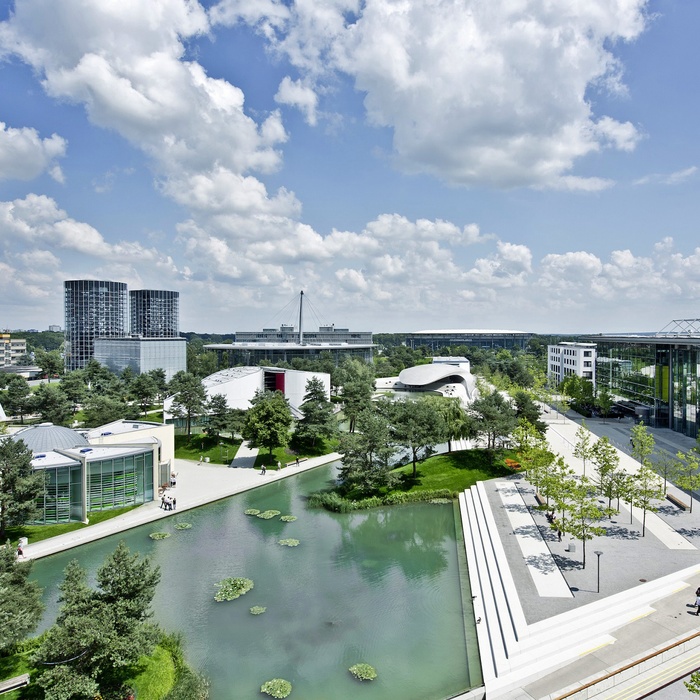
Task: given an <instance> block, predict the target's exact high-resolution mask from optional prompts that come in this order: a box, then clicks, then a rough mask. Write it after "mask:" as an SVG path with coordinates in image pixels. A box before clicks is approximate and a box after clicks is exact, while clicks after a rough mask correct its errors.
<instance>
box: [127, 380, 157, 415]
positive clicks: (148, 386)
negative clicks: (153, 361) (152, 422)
mask: <svg viewBox="0 0 700 700" xmlns="http://www.w3.org/2000/svg"><path fill="white" fill-rule="evenodd" d="M129 393H130V394H131V396H132V397H133V398H134V399H135V400H136V401H137V402H138V404H139V406H141V412H142V413H143V415H144V416H145V415H146V414H147V413H148V407H149V406H150V405H151V404H152V403H153V402H154V401H155V400H156V396H158V384H157V383H156V380H155V378H154V377H152V376H151V375H150V374H139V375H138V376H136V377H134V378H133V379H132V380H131V384H130V385H129Z"/></svg>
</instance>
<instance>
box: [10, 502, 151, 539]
mask: <svg viewBox="0 0 700 700" xmlns="http://www.w3.org/2000/svg"><path fill="white" fill-rule="evenodd" d="M138 507H139V506H138V505H136V506H127V507H126V508H115V509H114V510H101V511H95V512H94V513H88V519H89V521H90V522H89V523H88V525H97V523H101V522H103V521H105V520H110V519H111V518H116V517H117V515H121V514H122V513H128V512H129V511H130V510H133V509H134V508H138ZM88 525H86V524H85V523H77V522H73V523H58V524H56V525H19V526H17V527H8V528H7V530H5V538H6V539H9V540H10V542H17V540H19V538H20V537H26V538H27V539H28V540H29V542H30V544H31V543H32V542H39V541H41V540H47V539H48V538H49V537H57V536H58V535H65V534H66V533H67V532H73V531H74V530H82V529H83V528H84V527H88Z"/></svg>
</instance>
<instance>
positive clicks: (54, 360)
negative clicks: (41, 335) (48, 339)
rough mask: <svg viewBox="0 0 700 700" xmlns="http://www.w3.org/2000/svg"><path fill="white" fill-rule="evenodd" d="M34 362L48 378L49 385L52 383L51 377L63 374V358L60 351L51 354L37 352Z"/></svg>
mask: <svg viewBox="0 0 700 700" xmlns="http://www.w3.org/2000/svg"><path fill="white" fill-rule="evenodd" d="M34 361H35V362H36V364H37V365H38V366H39V367H40V368H41V371H42V372H43V373H44V374H45V375H46V376H47V378H48V381H49V383H51V377H53V376H58V375H59V374H63V358H62V357H61V353H60V352H59V351H58V350H51V351H50V352H44V351H43V350H37V352H36V354H35V358H34Z"/></svg>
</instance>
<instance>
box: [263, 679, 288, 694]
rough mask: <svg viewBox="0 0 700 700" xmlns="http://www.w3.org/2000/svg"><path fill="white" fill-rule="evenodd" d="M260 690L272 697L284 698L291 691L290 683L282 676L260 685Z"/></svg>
mask: <svg viewBox="0 0 700 700" xmlns="http://www.w3.org/2000/svg"><path fill="white" fill-rule="evenodd" d="M260 692H261V693H266V694H267V695H269V696H270V697H273V698H286V697H287V695H289V693H291V692H292V684H291V683H290V682H289V681H285V680H284V678H273V679H272V680H271V681H265V683H263V684H262V685H261V686H260Z"/></svg>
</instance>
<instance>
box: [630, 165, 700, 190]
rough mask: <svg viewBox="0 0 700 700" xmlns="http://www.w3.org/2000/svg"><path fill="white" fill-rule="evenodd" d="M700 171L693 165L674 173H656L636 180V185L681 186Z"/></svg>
mask: <svg viewBox="0 0 700 700" xmlns="http://www.w3.org/2000/svg"><path fill="white" fill-rule="evenodd" d="M697 171H698V169H697V167H696V166H695V165H691V166H690V167H689V168H684V169H683V170H676V171H675V172H673V173H654V174H653V175H646V176H645V177H642V178H640V179H639V180H635V181H634V184H635V185H654V184H659V185H680V184H682V183H684V182H686V181H687V180H689V179H690V178H692V177H693V176H694V175H695V174H696V173H697Z"/></svg>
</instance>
